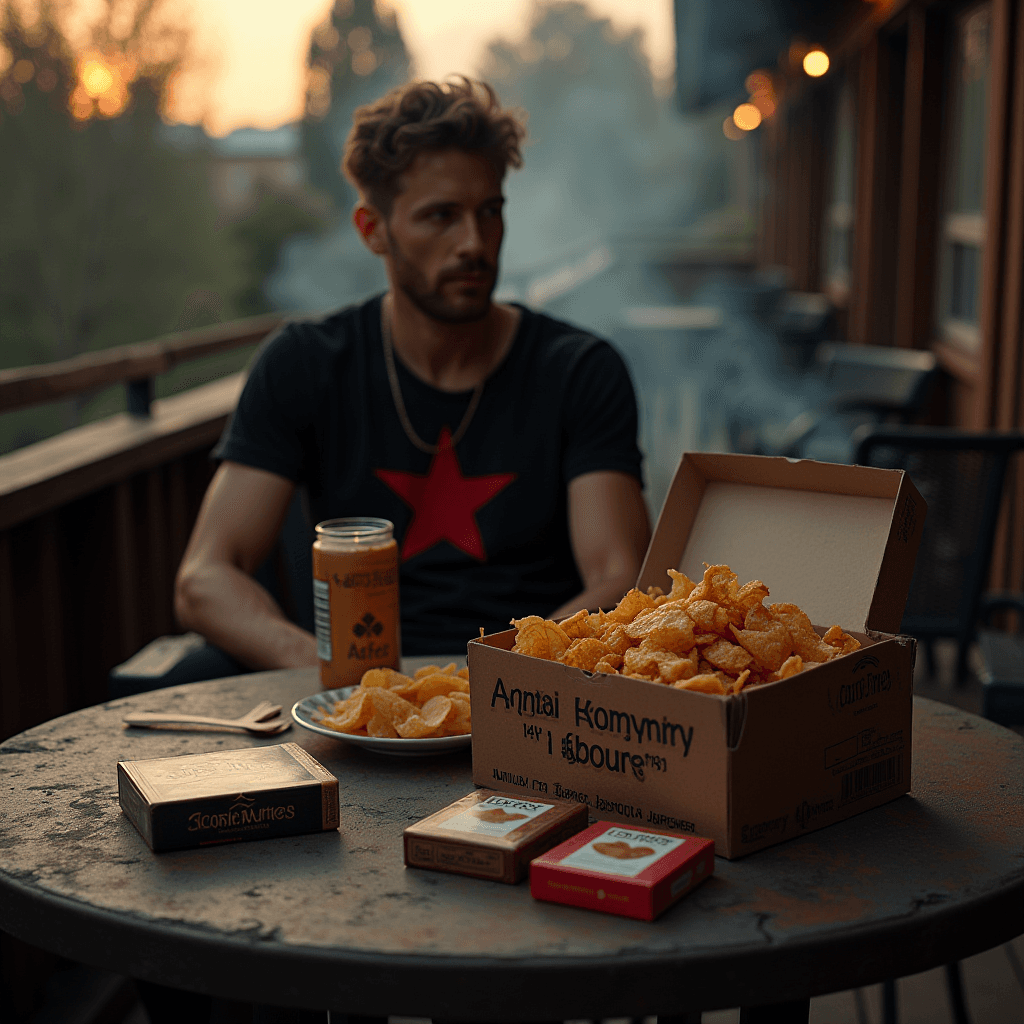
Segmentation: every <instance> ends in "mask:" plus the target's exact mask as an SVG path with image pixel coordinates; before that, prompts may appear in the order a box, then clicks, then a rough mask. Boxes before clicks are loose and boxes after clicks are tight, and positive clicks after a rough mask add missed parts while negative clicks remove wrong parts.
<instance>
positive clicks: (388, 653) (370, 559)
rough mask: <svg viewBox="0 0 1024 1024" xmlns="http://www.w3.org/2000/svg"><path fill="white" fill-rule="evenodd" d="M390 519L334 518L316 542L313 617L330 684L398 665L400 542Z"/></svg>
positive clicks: (323, 677)
mask: <svg viewBox="0 0 1024 1024" xmlns="http://www.w3.org/2000/svg"><path fill="white" fill-rule="evenodd" d="M393 531H394V526H393V524H392V523H390V522H389V521H388V520H387V519H371V518H349V519H328V520H327V521H325V522H323V523H319V524H318V525H317V527H316V534H317V536H316V540H315V541H314V542H313V619H314V623H315V627H316V651H317V656H318V657H319V659H320V682H321V683H322V685H323V687H324V689H334V688H335V687H339V686H351V685H355V684H357V683H358V682H359V680H360V679H361V678H362V676H363V673H364V672H365V671H366V670H367V669H369V668H380V667H382V666H385V667H389V668H396V669H397V668H398V666H399V659H400V657H401V639H400V631H399V617H398V545H397V544H396V543H395V539H394V536H393Z"/></svg>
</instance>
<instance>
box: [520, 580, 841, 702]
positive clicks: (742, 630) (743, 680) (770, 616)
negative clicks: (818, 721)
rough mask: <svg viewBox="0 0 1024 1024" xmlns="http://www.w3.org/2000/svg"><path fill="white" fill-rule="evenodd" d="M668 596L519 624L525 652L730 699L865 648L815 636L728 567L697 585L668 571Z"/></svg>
mask: <svg viewBox="0 0 1024 1024" xmlns="http://www.w3.org/2000/svg"><path fill="white" fill-rule="evenodd" d="M668 575H669V576H670V577H671V579H672V589H671V591H670V592H669V593H668V594H666V593H664V591H662V590H661V588H660V587H650V588H649V589H648V592H647V593H646V594H644V593H642V592H641V591H639V590H631V591H630V592H629V593H628V594H626V596H625V597H624V598H623V599H622V600H621V601H620V602H619V603H618V605H616V607H615V608H614V609H613V610H612V611H610V612H603V611H599V612H587V611H586V610H583V611H580V612H577V613H576V614H575V615H573V616H571V617H570V618H568V619H563V620H562V621H561V622H552V621H551V620H550V619H542V618H540V616H538V615H530V616H528V617H527V618H525V619H514V620H513V623H512V624H513V625H514V626H515V627H516V628H517V630H518V632H517V634H516V643H515V646H514V647H513V648H512V650H513V651H517V652H518V653H520V654H529V655H532V656H533V657H535V658H546V659H548V660H549V661H560V662H562V664H563V665H572V666H574V667H576V668H581V669H584V670H586V671H588V672H609V673H612V672H615V673H619V674H621V675H624V676H629V677H631V678H633V679H646V680H648V681H649V682H654V683H667V684H668V685H670V686H674V687H677V688H678V689H682V690H699V691H700V692H701V693H716V694H732V693H739V692H740V690H742V689H743V688H744V687H748V686H757V685H759V684H761V683H773V682H778V681H779V680H780V679H787V678H788V677H789V676H793V675H796V673H797V672H802V671H803V670H804V669H807V668H814V667H815V666H816V665H820V664H823V663H824V662H826V661H830V660H831V659H832V658H838V657H839V656H840V655H842V654H849V653H850V652H851V651H855V650H857V648H858V647H860V641H858V640H857V639H856V638H854V637H852V636H850V635H849V634H848V633H844V632H843V631H842V630H841V629H840V628H839V626H832V628H831V629H829V630H828V632H827V633H826V634H825V635H824V636H821V637H819V636H818V634H817V633H816V632H815V631H814V627H813V626H812V625H811V620H810V619H809V618H808V617H807V616H806V615H805V614H804V612H802V611H801V610H800V609H799V608H798V607H797V606H796V605H795V604H772V605H769V606H768V607H767V608H766V607H765V606H764V599H765V598H766V597H768V588H767V587H766V586H765V585H764V584H763V583H762V582H761V581H760V580H751V582H749V583H747V584H745V585H744V586H742V587H741V586H740V585H739V579H738V577H737V576H736V573H734V572H733V571H732V569H730V568H729V566H727V565H707V563H705V572H704V579H703V580H701V582H700V583H694V582H693V580H691V579H689V578H688V577H686V576H685V575H684V574H683V573H681V572H677V571H676V570H675V569H669V570H668Z"/></svg>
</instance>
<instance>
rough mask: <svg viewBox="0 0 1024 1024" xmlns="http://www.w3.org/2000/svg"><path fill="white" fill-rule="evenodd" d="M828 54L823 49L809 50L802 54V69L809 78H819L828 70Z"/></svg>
mask: <svg viewBox="0 0 1024 1024" xmlns="http://www.w3.org/2000/svg"><path fill="white" fill-rule="evenodd" d="M828 64H829V61H828V54H827V53H826V52H825V51H824V50H818V49H814V50H810V51H809V52H808V53H806V54H804V71H805V72H807V74H809V75H810V76H811V78H821V76H822V75H823V74H825V72H826V71H828Z"/></svg>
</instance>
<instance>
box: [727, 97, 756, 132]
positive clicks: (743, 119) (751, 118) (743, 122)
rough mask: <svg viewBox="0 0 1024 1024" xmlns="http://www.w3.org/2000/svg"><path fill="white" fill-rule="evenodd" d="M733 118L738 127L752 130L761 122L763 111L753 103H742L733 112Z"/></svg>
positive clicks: (748, 130) (746, 130)
mask: <svg viewBox="0 0 1024 1024" xmlns="http://www.w3.org/2000/svg"><path fill="white" fill-rule="evenodd" d="M732 119H733V121H734V122H735V123H736V127H737V128H739V129H741V130H742V131H745V132H752V131H753V130H754V129H755V128H756V127H757V126H758V125H759V124H760V123H761V111H760V110H758V109H757V107H755V106H754V104H753V103H741V104H740V105H739V106H738V107H737V108H736V109H735V110H734V111H733V112H732Z"/></svg>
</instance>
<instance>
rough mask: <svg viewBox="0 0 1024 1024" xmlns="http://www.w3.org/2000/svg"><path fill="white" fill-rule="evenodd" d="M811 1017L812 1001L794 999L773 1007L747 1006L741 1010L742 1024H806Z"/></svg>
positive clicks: (775, 1004)
mask: <svg viewBox="0 0 1024 1024" xmlns="http://www.w3.org/2000/svg"><path fill="white" fill-rule="evenodd" d="M810 1015H811V1001H810V999H794V1000H793V1002H791V1003H774V1004H772V1005H771V1006H745V1007H743V1008H741V1010H740V1024H801V1022H805V1024H806V1021H807V1020H808V1019H809V1018H810Z"/></svg>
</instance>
